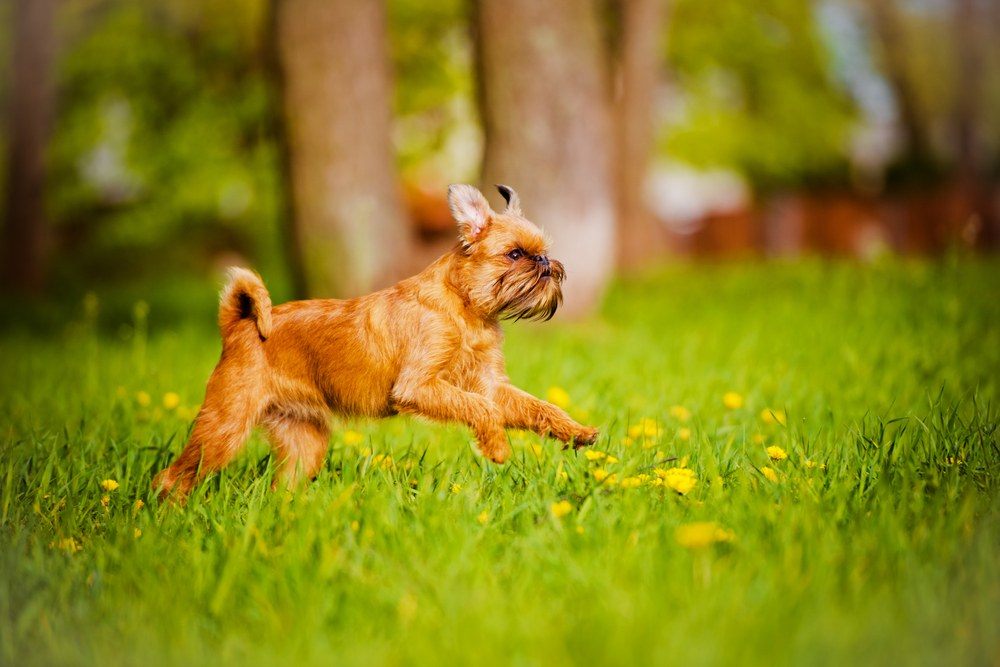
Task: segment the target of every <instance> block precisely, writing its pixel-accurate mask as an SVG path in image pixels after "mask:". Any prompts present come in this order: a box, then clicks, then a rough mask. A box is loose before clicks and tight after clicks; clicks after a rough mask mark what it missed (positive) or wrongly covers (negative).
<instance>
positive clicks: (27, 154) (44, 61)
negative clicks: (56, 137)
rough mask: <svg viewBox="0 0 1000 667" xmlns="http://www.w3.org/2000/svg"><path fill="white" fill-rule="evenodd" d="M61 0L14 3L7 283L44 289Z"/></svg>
mask: <svg viewBox="0 0 1000 667" xmlns="http://www.w3.org/2000/svg"><path fill="white" fill-rule="evenodd" d="M55 10H56V0H17V2H15V3H14V25H13V52H12V56H11V59H12V63H11V64H12V74H13V78H12V82H11V104H10V110H9V113H10V115H9V117H8V138H9V158H8V163H7V170H8V171H7V211H6V225H5V230H4V267H5V271H4V273H5V274H6V276H5V283H6V284H7V286H8V287H9V288H10V289H11V290H12V291H16V292H22V293H30V292H38V291H39V290H41V288H42V286H43V282H44V279H45V272H46V259H47V254H48V252H47V251H48V241H49V234H48V220H47V218H46V215H45V151H46V147H47V145H48V139H49V133H50V131H51V127H52V121H53V118H54V116H55V101H56V99H55V98H56V91H55V75H54V64H55V57H56V40H55Z"/></svg>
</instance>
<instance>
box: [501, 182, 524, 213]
mask: <svg viewBox="0 0 1000 667" xmlns="http://www.w3.org/2000/svg"><path fill="white" fill-rule="evenodd" d="M497 190H499V191H500V194H501V195H502V196H503V199H504V201H505V202H507V208H506V209H505V210H504V214H505V215H516V216H520V215H521V198H520V197H518V196H517V193H516V192H514V188H512V187H510V186H509V185H500V184H497Z"/></svg>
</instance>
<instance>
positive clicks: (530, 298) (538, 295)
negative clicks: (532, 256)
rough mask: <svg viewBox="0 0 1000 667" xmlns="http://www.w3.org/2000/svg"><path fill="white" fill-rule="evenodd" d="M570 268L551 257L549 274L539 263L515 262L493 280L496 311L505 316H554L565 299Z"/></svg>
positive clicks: (528, 317)
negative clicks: (563, 282)
mask: <svg viewBox="0 0 1000 667" xmlns="http://www.w3.org/2000/svg"><path fill="white" fill-rule="evenodd" d="M565 278H566V270H565V269H564V268H563V265H562V263H561V262H558V261H555V260H553V261H551V262H550V264H549V275H548V276H546V275H545V270H544V269H543V268H542V267H541V266H539V265H537V264H534V263H532V264H527V263H515V264H514V265H512V266H511V267H510V268H509V269H507V270H506V271H504V272H503V273H502V274H500V277H499V278H497V279H496V281H495V282H494V284H493V303H494V304H495V305H496V315H497V317H499V318H500V319H504V320H541V321H545V320H550V319H552V316H553V315H555V314H556V310H557V309H558V308H559V305H560V304H561V303H562V281H563V280H564V279H565Z"/></svg>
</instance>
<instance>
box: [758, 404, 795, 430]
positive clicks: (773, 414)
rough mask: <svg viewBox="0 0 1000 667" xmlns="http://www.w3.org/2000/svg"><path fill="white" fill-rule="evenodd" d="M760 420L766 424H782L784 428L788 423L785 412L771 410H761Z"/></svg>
mask: <svg viewBox="0 0 1000 667" xmlns="http://www.w3.org/2000/svg"><path fill="white" fill-rule="evenodd" d="M760 418H761V421H763V422H764V423H765V424H774V423H778V424H781V425H782V426H784V425H785V423H786V422H787V421H788V420H787V419H786V418H785V411H784V410H772V409H771V408H764V409H763V410H761V412H760Z"/></svg>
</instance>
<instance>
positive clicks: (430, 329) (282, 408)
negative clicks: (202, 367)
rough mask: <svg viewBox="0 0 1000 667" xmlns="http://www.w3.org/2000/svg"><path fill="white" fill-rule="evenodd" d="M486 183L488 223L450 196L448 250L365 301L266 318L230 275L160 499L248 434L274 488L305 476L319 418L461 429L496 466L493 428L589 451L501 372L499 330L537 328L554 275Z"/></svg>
mask: <svg viewBox="0 0 1000 667" xmlns="http://www.w3.org/2000/svg"><path fill="white" fill-rule="evenodd" d="M497 187H498V188H499V190H500V192H501V194H502V195H503V196H504V199H506V200H507V208H506V210H505V211H504V212H503V213H500V214H498V213H494V212H493V211H492V210H490V207H489V204H488V203H487V202H486V199H485V198H484V197H483V195H482V194H481V193H480V192H479V191H478V190H477V189H475V188H474V187H472V186H470V185H453V186H451V187H450V188H449V189H448V202H449V204H450V206H451V210H452V215H453V216H454V217H455V220H456V221H457V222H458V229H459V232H460V243H459V244H458V245H457V246H456V247H455V248H454V249H453V250H452V251H451V252H449V253H447V254H445V255H444V256H443V257H441V258H440V259H438V260H437V261H436V262H434V263H433V264H431V266H429V267H428V268H427V269H425V270H424V271H423V272H422V273H420V274H418V275H416V276H413V277H412V278H408V279H406V280H403V281H402V282H400V283H398V284H396V285H395V286H393V287H390V288H388V289H385V290H382V291H380V292H375V293H374V294H369V295H367V296H363V297H359V298H356V299H349V300H346V301H341V300H335V299H323V300H313V301H295V302H291V303H286V304H284V305H281V306H278V307H276V308H274V309H272V308H271V299H270V297H269V296H268V293H267V290H266V289H265V287H264V284H263V282H261V279H260V277H259V276H257V274H255V273H252V272H250V271H247V270H246V269H238V268H234V269H231V270H230V279H229V283H228V285H226V288H225V289H224V290H223V292H222V297H221V304H220V307H219V328H220V329H221V331H222V358H221V359H220V360H219V363H218V365H217V366H216V367H215V371H214V372H213V373H212V377H211V378H210V379H209V381H208V388H207V389H206V392H205V402H204V404H203V405H202V408H201V411H200V412H199V413H198V418H197V420H196V421H195V424H194V430H193V431H192V433H191V438H190V440H189V441H188V443H187V445H186V446H185V447H184V451H182V452H181V454H180V456H179V457H178V458H177V460H176V461H174V463H173V465H171V466H170V467H169V468H167V469H166V470H164V471H162V472H161V473H160V474H158V475H157V476H156V478H155V479H154V481H153V486H154V489H156V490H158V491H159V492H160V496H161V497H165V496H168V495H170V494H171V493H173V494H174V495H175V496H176V497H177V498H183V497H184V496H186V495H187V493H188V492H189V491H190V490H191V488H192V487H193V486H194V484H195V483H196V482H198V480H200V479H201V478H203V477H204V476H205V475H207V474H208V473H210V472H212V471H215V470H219V469H221V468H222V467H223V466H225V465H226V464H227V463H229V462H230V461H231V460H232V459H233V457H234V456H236V454H237V453H238V452H239V451H240V448H241V446H242V445H243V443H244V441H245V440H246V438H247V436H248V434H249V432H250V430H251V429H252V428H253V427H254V426H255V425H258V424H260V425H263V426H264V427H265V428H266V429H267V432H268V434H269V436H270V440H271V443H272V445H273V447H274V450H275V452H276V455H277V457H278V459H279V461H280V465H279V470H278V478H277V479H276V480H275V484H277V483H278V482H279V480H280V481H281V482H283V483H285V484H288V485H293V484H295V483H296V482H297V481H298V480H299V479H301V478H303V477H305V478H312V477H313V476H315V475H316V473H317V471H318V470H319V468H320V467H321V466H322V464H323V460H324V459H325V457H326V450H327V444H328V440H329V437H330V425H329V415H330V412H331V411H333V412H336V413H339V414H342V415H364V416H369V417H385V416H389V415H394V414H397V413H400V412H403V413H409V414H414V415H422V416H424V417H429V418H431V419H436V420H442V421H457V422H461V423H463V424H467V425H468V426H469V427H470V428H472V430H473V432H474V433H475V435H476V438H477V440H478V442H479V448H480V450H481V451H482V453H483V454H484V455H485V456H487V457H489V458H490V459H491V460H493V461H495V462H497V463H503V462H504V461H505V460H506V459H507V457H508V456H509V455H510V445H509V444H508V442H507V435H506V433H505V432H504V429H505V428H521V429H529V430H532V431H535V432H536V433H539V434H541V435H552V436H554V437H556V438H558V439H559V440H562V441H563V442H564V443H574V444H575V445H576V446H581V445H589V444H592V443H593V442H594V440H595V439H596V438H597V430H596V429H594V428H591V427H589V426H583V425H581V424H578V423H576V422H575V421H573V420H572V419H570V417H569V415H567V414H566V413H565V412H563V411H562V410H560V409H559V408H557V407H556V406H554V405H551V404H550V403H546V402H545V401H541V400H539V399H537V398H535V397H533V396H531V395H530V394H527V393H525V392H523V391H521V390H520V389H518V388H517V387H515V386H514V385H512V384H511V383H510V381H509V379H508V378H507V375H506V373H505V371H504V359H503V353H502V351H501V345H502V343H503V333H502V332H501V330H500V325H499V321H500V320H501V319H509V318H513V319H545V320H547V319H549V318H551V317H552V315H553V314H554V313H555V312H556V308H557V307H558V306H559V304H560V302H561V300H562V292H561V289H560V288H561V283H562V281H563V279H564V277H565V272H564V270H563V266H562V264H561V263H559V262H557V261H555V260H550V259H549V258H548V250H549V243H548V241H547V240H546V238H545V237H544V236H543V235H542V233H541V232H540V231H539V230H538V228H536V227H535V226H534V225H533V224H532V223H530V222H528V221H527V220H526V219H525V218H524V217H523V216H522V214H521V209H520V205H519V203H518V197H517V194H516V193H515V192H514V191H513V190H512V189H510V188H508V187H506V186H502V185H501V186H497Z"/></svg>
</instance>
